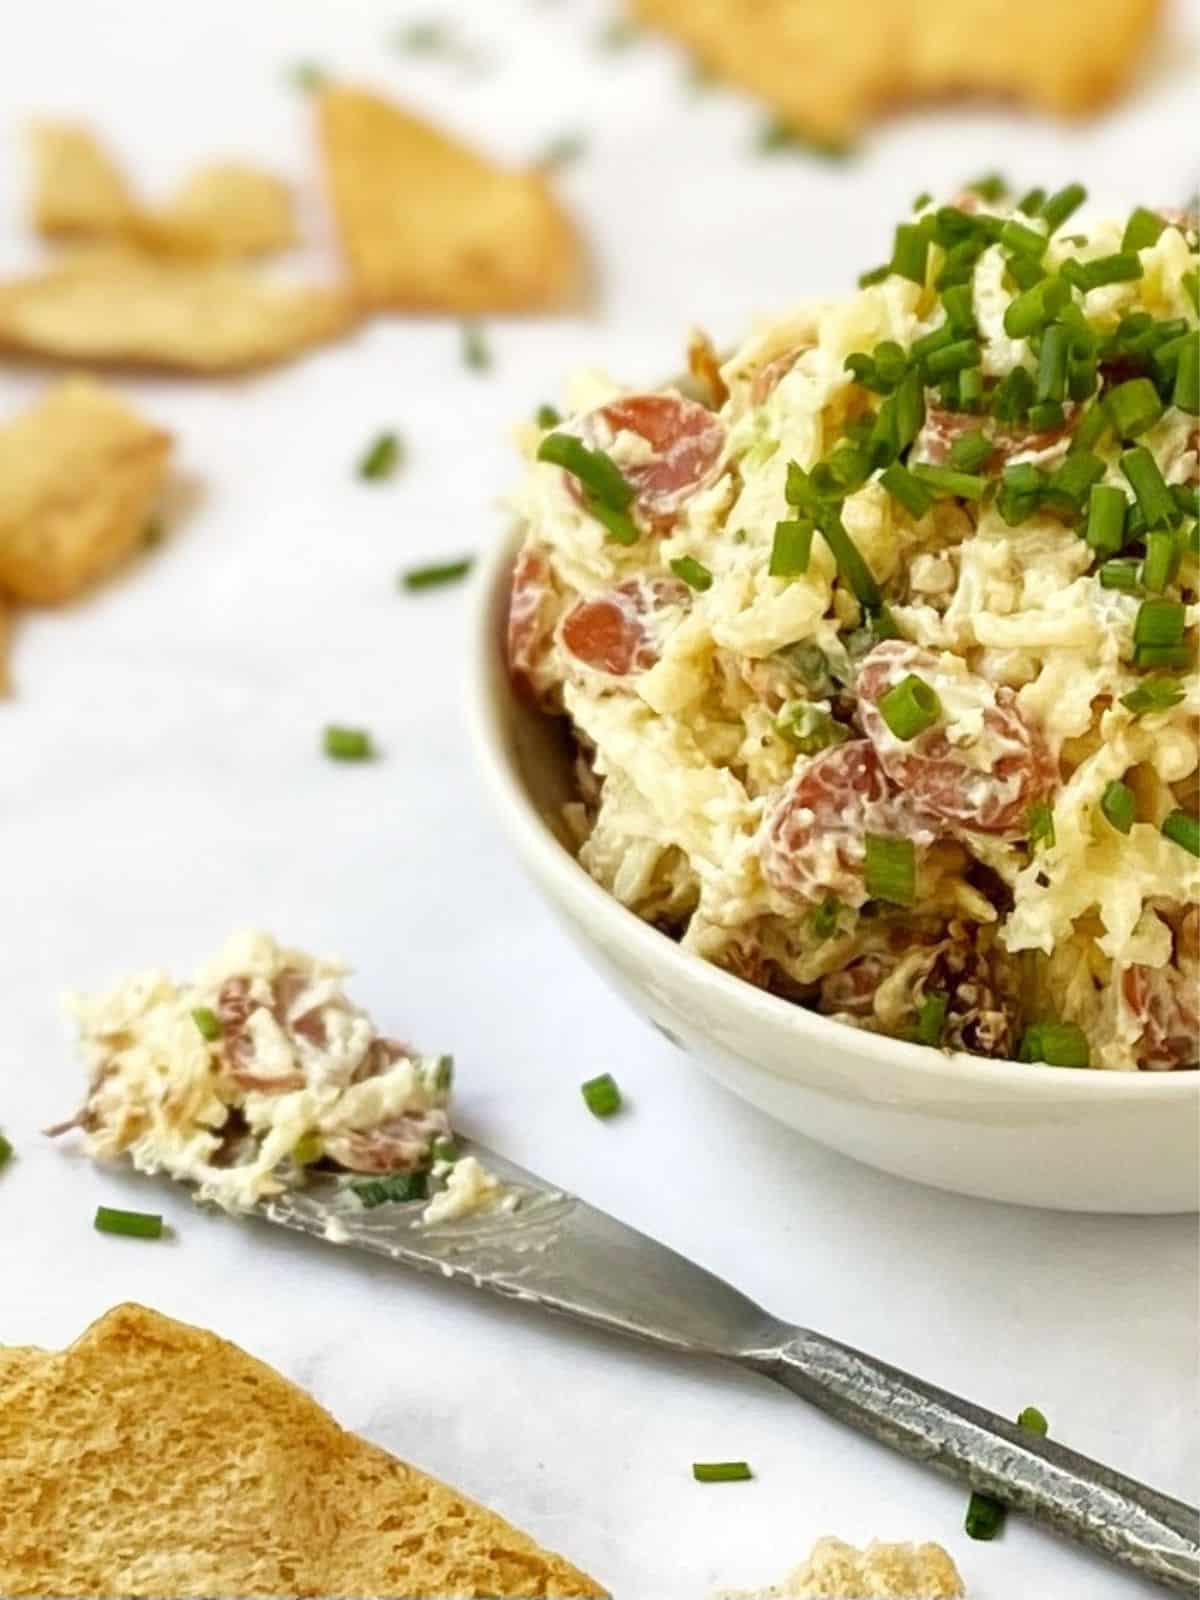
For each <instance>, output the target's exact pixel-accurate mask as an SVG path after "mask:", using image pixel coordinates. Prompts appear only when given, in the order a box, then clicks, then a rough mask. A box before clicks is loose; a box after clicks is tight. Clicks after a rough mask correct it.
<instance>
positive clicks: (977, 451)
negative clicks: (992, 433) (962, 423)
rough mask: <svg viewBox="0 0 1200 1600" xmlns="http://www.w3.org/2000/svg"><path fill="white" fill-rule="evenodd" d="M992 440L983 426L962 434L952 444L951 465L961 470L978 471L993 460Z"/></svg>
mask: <svg viewBox="0 0 1200 1600" xmlns="http://www.w3.org/2000/svg"><path fill="white" fill-rule="evenodd" d="M992 449H993V445H992V441H991V440H990V439H989V438H988V436H987V434H986V433H984V431H983V429H982V428H972V430H971V432H970V433H964V434H960V435H959V437H958V438H957V439H955V441H954V443H953V444H952V445H951V446H950V465H951V466H952V467H955V468H956V469H957V470H958V471H959V472H969V473H973V472H978V471H979V470H980V469H981V468H982V467H985V466H986V465H987V464H988V462H989V461H990V460H991V456H992Z"/></svg>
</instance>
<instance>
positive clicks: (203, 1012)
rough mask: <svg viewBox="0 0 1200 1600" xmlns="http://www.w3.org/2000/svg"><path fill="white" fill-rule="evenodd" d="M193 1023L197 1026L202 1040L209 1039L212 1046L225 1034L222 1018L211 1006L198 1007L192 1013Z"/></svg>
mask: <svg viewBox="0 0 1200 1600" xmlns="http://www.w3.org/2000/svg"><path fill="white" fill-rule="evenodd" d="M192 1021H193V1022H194V1023H195V1024H196V1027H197V1029H198V1030H199V1033H200V1036H201V1038H203V1039H207V1040H208V1042H209V1043H210V1044H211V1043H212V1042H213V1041H214V1040H215V1039H219V1038H220V1037H221V1035H222V1034H223V1033H224V1032H225V1030H224V1028H223V1027H222V1026H221V1019H220V1017H219V1016H218V1015H217V1013H216V1012H215V1011H214V1010H213V1009H212V1007H211V1006H196V1007H195V1009H194V1010H193V1011H192Z"/></svg>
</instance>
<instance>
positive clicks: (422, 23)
mask: <svg viewBox="0 0 1200 1600" xmlns="http://www.w3.org/2000/svg"><path fill="white" fill-rule="evenodd" d="M394 38H395V45H396V49H397V50H403V51H405V52H406V53H407V54H409V55H414V56H426V55H430V56H431V55H437V54H439V53H440V52H441V51H443V50H445V49H446V48H447V46H448V45H449V44H450V35H449V33H448V31H447V29H446V27H445V25H444V24H443V23H441V22H437V21H434V20H433V19H432V18H428V17H426V18H418V19H417V20H416V21H415V22H408V23H405V25H404V26H403V27H401V28H397V30H396V33H395V36H394Z"/></svg>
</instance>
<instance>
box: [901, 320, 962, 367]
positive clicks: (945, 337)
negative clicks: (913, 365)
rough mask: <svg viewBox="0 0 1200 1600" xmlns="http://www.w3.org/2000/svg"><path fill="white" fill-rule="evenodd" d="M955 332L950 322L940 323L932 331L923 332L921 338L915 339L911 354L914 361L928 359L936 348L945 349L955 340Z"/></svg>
mask: <svg viewBox="0 0 1200 1600" xmlns="http://www.w3.org/2000/svg"><path fill="white" fill-rule="evenodd" d="M955 337H956V335H955V332H954V328H953V325H952V324H951V323H950V322H948V321H947V322H943V323H940V324H939V325H938V326H937V327H936V328H934V329H933V330H932V332H930V333H923V334H922V335H921V337H920V338H919V339H914V340H913V344H912V348H911V350H910V351H909V355H910V356H911V357H912V359H913V360H914V361H921V362H923V361H927V360H928V359H929V357H930V356H931V355H933V353H934V351H936V350H944V349H945V348H946V346H947V345H949V344H953V343H954V341H955Z"/></svg>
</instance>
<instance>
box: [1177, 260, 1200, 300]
mask: <svg viewBox="0 0 1200 1600" xmlns="http://www.w3.org/2000/svg"><path fill="white" fill-rule="evenodd" d="M1179 283H1180V287H1181V288H1182V289H1183V291H1184V293H1185V294H1186V295H1187V297H1188V299H1189V300H1190V301H1191V302H1192V308H1193V310H1195V311H1200V267H1193V268H1192V270H1191V272H1184V273H1181V274H1180V278H1179Z"/></svg>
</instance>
